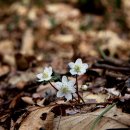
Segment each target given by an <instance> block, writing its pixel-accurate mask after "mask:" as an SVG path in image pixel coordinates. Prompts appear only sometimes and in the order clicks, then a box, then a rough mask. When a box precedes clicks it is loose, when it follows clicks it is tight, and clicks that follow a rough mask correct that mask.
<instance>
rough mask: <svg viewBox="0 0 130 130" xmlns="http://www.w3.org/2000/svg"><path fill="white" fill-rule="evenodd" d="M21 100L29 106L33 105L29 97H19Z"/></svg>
mask: <svg viewBox="0 0 130 130" xmlns="http://www.w3.org/2000/svg"><path fill="white" fill-rule="evenodd" d="M21 99H22V100H23V101H24V102H26V103H28V104H31V105H33V104H35V102H34V101H33V99H32V98H31V97H21Z"/></svg>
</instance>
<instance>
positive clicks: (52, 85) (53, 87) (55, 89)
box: [49, 81, 58, 91]
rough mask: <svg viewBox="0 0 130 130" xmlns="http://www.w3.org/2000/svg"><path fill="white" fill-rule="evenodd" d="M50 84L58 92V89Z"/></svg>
mask: <svg viewBox="0 0 130 130" xmlns="http://www.w3.org/2000/svg"><path fill="white" fill-rule="evenodd" d="M49 83H50V85H51V86H52V87H53V88H54V89H55V90H56V91H58V89H57V88H56V87H55V86H54V85H53V84H52V83H51V82H50V81H49Z"/></svg>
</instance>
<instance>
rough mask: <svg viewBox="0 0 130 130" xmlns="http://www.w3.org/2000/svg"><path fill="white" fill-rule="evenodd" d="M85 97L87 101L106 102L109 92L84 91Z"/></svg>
mask: <svg viewBox="0 0 130 130" xmlns="http://www.w3.org/2000/svg"><path fill="white" fill-rule="evenodd" d="M83 98H84V100H85V101H86V102H97V103H101V102H106V99H107V98H108V95H107V94H101V93H99V94H92V93H88V92H84V93H83Z"/></svg>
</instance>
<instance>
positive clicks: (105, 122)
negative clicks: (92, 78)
mask: <svg viewBox="0 0 130 130" xmlns="http://www.w3.org/2000/svg"><path fill="white" fill-rule="evenodd" d="M102 111H104V109H102V110H99V111H97V112H91V113H87V114H80V115H75V116H67V117H62V118H61V120H60V124H59V129H60V130H68V129H69V130H89V129H90V127H91V125H92V123H93V121H94V119H95V118H96V117H97V116H98V115H100V113H101V112H102ZM129 120H130V114H126V113H122V112H121V110H120V109H117V108H116V107H114V108H112V109H111V110H110V111H109V112H108V113H106V114H105V115H104V116H103V118H102V119H101V121H100V122H99V124H98V125H97V126H96V128H95V130H105V129H109V128H128V126H129V125H130V122H129ZM58 123H59V118H57V119H55V123H54V124H55V125H54V126H55V127H54V130H57V127H58Z"/></svg>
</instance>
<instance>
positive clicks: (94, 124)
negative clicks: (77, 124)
mask: <svg viewBox="0 0 130 130" xmlns="http://www.w3.org/2000/svg"><path fill="white" fill-rule="evenodd" d="M116 104H117V102H116V103H113V104H112V105H110V106H108V107H107V108H106V109H105V110H104V111H103V112H102V113H101V114H100V115H99V116H98V117H97V118H96V119H95V121H94V122H93V124H92V126H91V128H90V130H94V128H95V127H96V125H97V124H98V123H99V121H100V119H101V118H102V116H103V115H104V114H105V113H107V112H108V111H109V110H110V109H111V108H113V107H114V106H115V105H116Z"/></svg>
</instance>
